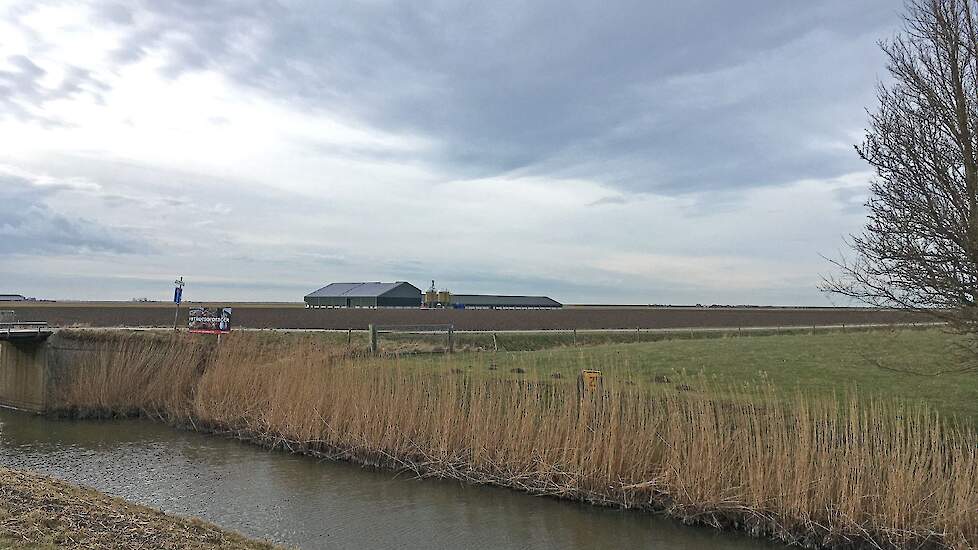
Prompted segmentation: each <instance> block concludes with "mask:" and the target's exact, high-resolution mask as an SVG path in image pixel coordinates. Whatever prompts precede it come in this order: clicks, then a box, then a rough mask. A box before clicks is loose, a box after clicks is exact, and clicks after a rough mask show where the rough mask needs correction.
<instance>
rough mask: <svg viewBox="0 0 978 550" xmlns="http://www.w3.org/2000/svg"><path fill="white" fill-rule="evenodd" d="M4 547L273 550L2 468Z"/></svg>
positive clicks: (0, 498) (192, 522) (0, 512)
mask: <svg viewBox="0 0 978 550" xmlns="http://www.w3.org/2000/svg"><path fill="white" fill-rule="evenodd" d="M0 547H3V548H24V549H28V548H30V549H38V548H77V549H82V548H84V549H97V548H120V549H121V548H127V549H128V548H133V549H135V548H139V549H149V548H152V549H160V550H162V549H178V548H179V549H185V548H193V549H200V550H204V549H242V550H243V549H255V550H257V549H269V550H270V549H272V548H275V547H274V546H272V545H270V544H267V543H262V542H256V541H249V540H248V539H245V538H244V537H241V536H240V535H237V534H234V533H230V532H227V531H224V530H222V529H219V528H218V527H215V526H214V525H211V524H208V523H205V522H203V521H200V520H196V519H184V518H179V517H175V516H170V515H167V514H164V513H162V512H159V511H157V510H153V509H152V508H147V507H145V506H138V505H135V504H131V503H128V502H126V501H124V500H121V499H117V498H113V497H110V496H107V495H104V494H102V493H99V492H97V491H93V490H91V489H84V488H81V487H77V486H75V485H71V484H69V483H65V482H63V481H59V480H56V479H53V478H50V477H46V476H42V475H39V474H34V473H28V472H22V471H17V470H9V469H6V468H0Z"/></svg>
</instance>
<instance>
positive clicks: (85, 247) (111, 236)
mask: <svg viewBox="0 0 978 550" xmlns="http://www.w3.org/2000/svg"><path fill="white" fill-rule="evenodd" d="M67 189H72V187H71V186H58V185H45V186H37V185H34V184H32V183H31V182H29V181H27V180H26V179H24V178H21V177H17V176H11V175H0V254H26V255H47V254H83V253H88V252H108V253H118V254H138V253H148V252H151V251H152V247H151V246H150V245H149V243H147V242H144V241H142V240H140V239H139V238H137V237H135V236H133V235H131V232H130V231H128V230H127V229H126V228H120V227H106V226H104V225H102V224H99V223H97V222H94V221H90V220H86V219H84V218H81V217H73V216H66V215H63V214H60V213H58V212H55V211H53V210H52V209H51V208H50V207H49V206H47V205H46V204H45V200H46V199H47V198H49V197H50V196H51V195H52V194H54V193H57V192H59V191H64V190H67Z"/></svg>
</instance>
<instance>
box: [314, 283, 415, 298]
mask: <svg viewBox="0 0 978 550" xmlns="http://www.w3.org/2000/svg"><path fill="white" fill-rule="evenodd" d="M406 284H409V283H406V282H404V281H397V282H395V283H330V284H328V285H326V286H324V287H323V288H320V289H319V290H316V291H314V292H310V293H309V294H307V295H306V298H325V297H339V296H342V297H348V298H369V297H372V296H381V295H383V294H387V293H388V292H390V291H392V290H394V289H395V288H397V287H399V286H401V285H406Z"/></svg>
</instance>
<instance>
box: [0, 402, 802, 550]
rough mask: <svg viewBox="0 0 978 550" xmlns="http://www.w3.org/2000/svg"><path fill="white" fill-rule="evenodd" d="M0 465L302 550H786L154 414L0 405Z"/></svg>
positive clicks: (643, 516) (639, 514)
mask: <svg viewBox="0 0 978 550" xmlns="http://www.w3.org/2000/svg"><path fill="white" fill-rule="evenodd" d="M0 465H2V466H6V467H10V468H17V469H25V470H34V471H38V472H42V473H45V474H49V475H52V476H55V477H58V478H61V479H65V480H68V481H71V482H74V483H77V484H81V485H85V486H89V487H93V488H95V489H98V490H100V491H103V492H105V493H108V494H111V495H115V496H119V497H122V498H125V499H127V500H130V501H134V502H138V503H140V504H144V505H147V506H151V507H153V508H157V509H160V510H163V511H165V512H168V513H173V514H180V515H185V516H194V517H199V518H202V519H205V520H208V521H211V522H214V523H216V524H217V525H220V526H221V527H224V528H227V529H231V530H234V531H238V532H240V533H242V534H245V535H248V536H251V537H254V538H261V539H266V540H270V541H273V542H277V543H282V544H285V545H287V546H289V547H299V548H303V549H315V548H351V549H353V548H371V549H382V548H432V549H436V548H476V549H478V548H485V549H490V548H491V549H508V548H513V549H515V548H543V549H577V548H581V549H583V548H650V549H685V550H707V549H732V550H739V549H775V548H782V547H781V546H779V545H775V544H772V543H767V542H763V541H757V540H754V539H751V538H748V537H746V536H744V535H740V534H731V533H719V532H715V531H713V530H711V529H707V528H698V527H687V526H683V525H681V524H679V523H677V522H675V521H672V520H669V519H665V518H661V517H657V516H654V515H652V514H649V513H644V512H635V511H622V510H613V509H602V508H596V507H592V506H587V505H583V504H578V503H573V502H565V501H558V500H554V499H546V498H537V497H532V496H529V495H526V494H523V493H519V492H516V491H511V490H507V489H500V488H494V487H478V486H471V485H465V484H460V483H457V482H451V481H443V480H431V479H426V480H418V479H415V478H412V477H410V476H408V475H405V474H401V475H397V474H395V473H393V472H390V471H380V470H373V469H367V468H361V467H359V466H356V465H352V464H347V463H342V462H331V461H320V460H316V459H313V458H310V457H303V456H296V455H290V454H287V453H283V452H274V451H268V450H265V449H261V448H259V447H256V446H253V445H249V444H246V443H241V442H238V441H234V440H229V439H224V438H221V437H217V436H207V435H202V434H198V433H192V432H186V431H181V430H176V429H172V428H169V427H166V426H163V425H160V424H155V423H152V422H149V421H138V420H116V421H74V420H53V419H48V418H43V417H37V416H32V415H28V414H24V413H18V412H13V411H7V410H2V409H0Z"/></svg>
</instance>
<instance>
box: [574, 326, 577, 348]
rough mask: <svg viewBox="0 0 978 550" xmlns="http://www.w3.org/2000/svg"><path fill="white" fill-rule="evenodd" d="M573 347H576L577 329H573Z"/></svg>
mask: <svg viewBox="0 0 978 550" xmlns="http://www.w3.org/2000/svg"><path fill="white" fill-rule="evenodd" d="M574 345H575V346H576V345H577V329H576V328H575V329H574Z"/></svg>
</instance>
